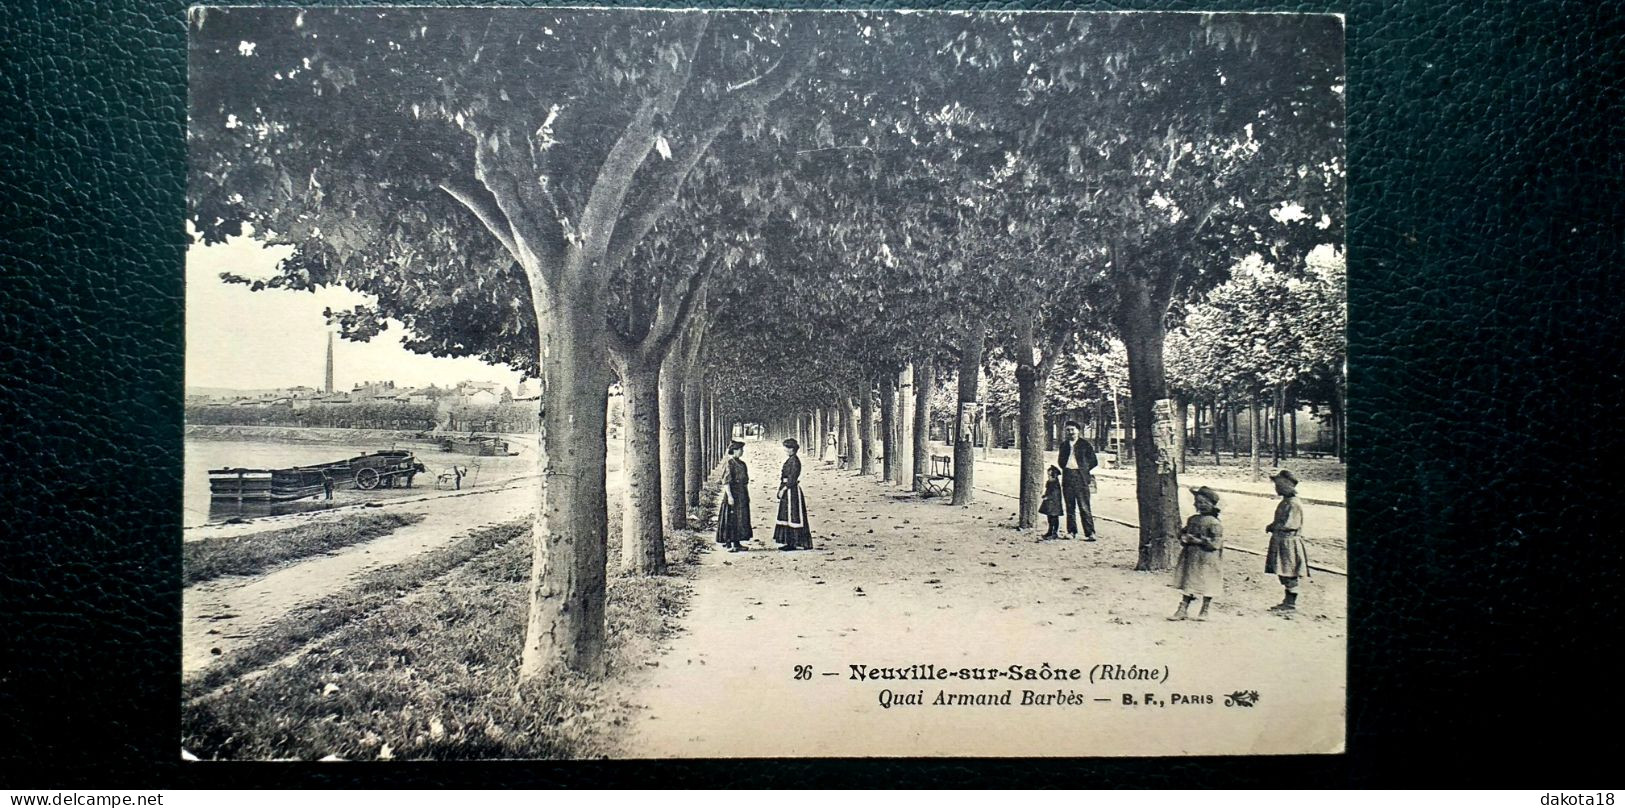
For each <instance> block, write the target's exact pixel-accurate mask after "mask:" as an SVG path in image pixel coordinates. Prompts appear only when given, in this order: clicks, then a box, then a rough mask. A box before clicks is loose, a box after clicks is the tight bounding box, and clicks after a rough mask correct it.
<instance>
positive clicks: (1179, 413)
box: [1174, 396, 1191, 474]
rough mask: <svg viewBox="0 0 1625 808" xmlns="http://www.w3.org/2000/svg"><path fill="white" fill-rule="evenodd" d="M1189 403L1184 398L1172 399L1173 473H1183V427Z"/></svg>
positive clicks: (1189, 407)
mask: <svg viewBox="0 0 1625 808" xmlns="http://www.w3.org/2000/svg"><path fill="white" fill-rule="evenodd" d="M1190 409H1191V403H1190V402H1189V401H1186V400H1185V397H1184V396H1178V397H1176V398H1175V399H1174V471H1177V472H1179V473H1180V474H1184V473H1185V426H1186V421H1187V420H1188V419H1189V418H1190Z"/></svg>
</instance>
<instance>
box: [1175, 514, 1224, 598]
mask: <svg viewBox="0 0 1625 808" xmlns="http://www.w3.org/2000/svg"><path fill="white" fill-rule="evenodd" d="M1191 494H1192V495H1194V497H1195V499H1196V513H1194V514H1192V515H1191V518H1190V519H1188V520H1186V521H1185V529H1184V530H1182V531H1180V533H1179V543H1180V544H1181V545H1184V546H1183V547H1182V548H1181V549H1180V551H1179V566H1178V567H1176V568H1175V569H1176V573H1175V579H1174V585H1175V586H1177V587H1179V588H1180V589H1181V590H1183V591H1184V593H1185V594H1184V597H1183V598H1181V599H1180V601H1179V611H1176V612H1174V614H1173V616H1172V617H1169V618H1168V619H1169V620H1188V619H1190V613H1189V612H1190V608H1191V601H1193V600H1196V599H1197V598H1198V597H1200V598H1201V599H1202V611H1201V612H1199V613H1198V614H1197V615H1196V619H1197V620H1206V619H1207V610H1208V607H1209V606H1211V605H1213V598H1214V597H1216V596H1218V595H1222V594H1224V526H1223V525H1221V524H1219V494H1218V492H1216V491H1214V490H1213V489H1211V488H1208V487H1207V486H1205V485H1204V486H1202V487H1201V488H1192V489H1191Z"/></svg>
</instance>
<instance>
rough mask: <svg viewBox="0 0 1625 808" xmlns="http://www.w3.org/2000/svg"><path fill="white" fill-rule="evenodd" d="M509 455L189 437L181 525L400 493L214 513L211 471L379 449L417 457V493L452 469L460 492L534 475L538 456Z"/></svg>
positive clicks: (232, 506) (381, 444)
mask: <svg viewBox="0 0 1625 808" xmlns="http://www.w3.org/2000/svg"><path fill="white" fill-rule="evenodd" d="M509 448H510V451H516V452H518V453H519V454H518V456H514V457H474V456H470V455H464V454H452V453H447V452H442V451H440V450H439V449H438V448H436V447H434V446H432V445H429V444H427V443H424V444H417V443H402V442H398V441H390V440H387V439H381V440H375V441H368V440H366V438H365V436H357V437H356V439H354V440H353V441H351V442H348V443H282V442H277V441H268V440H211V439H206V438H198V437H188V438H187V439H186V462H185V474H186V480H185V486H184V505H183V516H182V520H183V524H185V526H187V527H194V526H197V525H203V524H208V523H210V522H222V521H225V520H226V519H229V518H232V517H238V516H242V517H254V516H269V515H277V514H283V513H293V512H297V511H305V510H313V509H321V508H326V507H330V506H332V505H353V504H355V503H356V502H358V501H365V500H368V499H388V498H391V497H398V496H401V495H402V494H403V492H402V491H401V490H400V489H395V490H389V489H379V490H377V491H356V490H354V489H350V488H344V489H341V490H340V491H339V492H337V493H335V494H334V497H335V498H334V500H333V501H331V502H328V501H325V500H323V499H322V498H321V497H312V498H308V499H303V500H298V501H296V502H290V503H278V504H276V505H265V504H261V505H257V506H244V508H245V509H244V510H242V511H239V510H238V509H237V508H238V506H237V504H236V503H220V504H219V505H216V506H214V507H213V509H212V511H211V503H210V500H209V469H220V468H239V467H240V468H262V469H274V468H288V467H290V466H312V465H316V464H319V463H331V462H333V461H336V460H344V459H347V458H351V457H354V456H356V455H358V454H361V453H363V452H376V451H378V450H380V449H405V450H408V451H411V452H413V453H415V454H416V456H417V459H418V462H420V463H422V464H423V465H424V466H426V467H428V473H427V474H419V475H418V476H417V479H416V480H415V485H416V486H417V487H419V488H430V489H432V488H433V487H434V486H435V480H436V478H437V477H438V476H439V475H440V473H441V472H445V471H449V470H450V469H451V467H452V466H453V465H456V466H460V467H462V468H464V469H466V470H467V475H466V476H465V477H464V478H463V487H464V488H465V489H466V488H471V487H479V488H483V487H486V486H489V485H494V484H498V483H502V482H506V481H508V480H511V479H514V478H515V477H521V476H524V475H526V474H530V473H533V472H534V471H535V467H536V452H535V451H534V450H533V449H531V448H529V447H527V446H526V445H524V442H523V441H511V442H510V447H509Z"/></svg>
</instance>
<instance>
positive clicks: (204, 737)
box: [182, 486, 715, 760]
mask: <svg viewBox="0 0 1625 808" xmlns="http://www.w3.org/2000/svg"><path fill="white" fill-rule="evenodd" d="M708 488H710V490H709V492H708V493H709V494H710V496H712V497H714V496H715V489H714V486H713V487H708ZM702 524H703V523H702ZM493 532H494V533H500V534H501V535H502V536H503V538H501V539H500V540H494V541H492V542H491V543H490V545H489V546H488V547H487V549H486V551H484V552H478V553H474V554H463V555H465V557H464V559H463V561H461V562H458V563H456V564H451V565H450V566H448V565H447V563H449V562H450V559H449V558H448V559H445V560H444V563H439V564H434V565H428V566H425V568H424V569H422V570H419V571H418V572H417V573H415V574H410V575H403V576H402V579H401V584H402V585H399V586H394V585H386V586H384V587H382V588H378V587H374V589H373V590H372V591H373V593H374V594H375V595H377V596H378V597H380V598H383V599H384V600H385V601H387V602H383V603H380V602H378V601H376V600H374V599H372V598H371V596H360V597H357V598H356V599H353V600H347V601H344V602H343V603H342V604H335V605H334V606H335V607H336V608H337V609H339V610H342V611H343V612H344V614H345V619H342V620H339V619H337V618H336V617H334V616H329V614H328V613H329V612H331V611H334V608H330V609H329V610H328V611H327V612H318V613H316V615H305V616H301V617H297V618H296V619H293V620H291V621H287V622H289V623H290V629H289V630H287V631H286V632H285V633H284V634H283V641H282V642H281V643H279V646H281V648H282V650H281V651H280V652H278V651H273V650H265V651H260V652H258V653H255V654H254V656H255V657H257V658H259V659H262V660H265V661H267V662H268V661H272V660H276V659H281V658H283V657H285V656H287V654H288V652H290V651H291V650H293V648H291V647H288V646H287V643H290V642H295V640H294V636H295V635H296V634H297V635H301V636H307V637H310V638H316V637H319V640H317V641H315V642H313V643H309V644H308V646H307V647H305V649H304V653H302V654H301V655H300V656H299V657H298V658H297V659H295V660H293V661H291V662H290V663H288V664H284V665H276V666H272V667H270V668H266V669H264V670H262V671H260V672H259V673H258V674H257V675H256V676H254V677H253V678H252V679H247V680H240V679H239V677H240V674H241V673H242V672H243V671H244V670H246V669H245V668H244V667H243V665H244V664H245V662H246V660H245V659H233V660H230V661H228V663H227V664H232V665H233V667H234V668H235V670H236V672H235V673H232V672H230V671H220V672H216V670H215V669H211V671H210V672H209V673H208V674H206V675H205V678H206V679H207V680H208V681H209V682H212V683H213V684H214V685H215V686H213V687H209V688H207V689H204V688H203V687H201V685H202V684H203V682H201V681H200V682H199V683H197V686H193V687H191V688H189V695H190V696H191V698H190V699H189V700H188V702H187V703H186V705H185V707H184V710H183V716H182V745H183V746H184V747H185V748H186V749H187V750H188V751H190V752H191V753H193V754H195V755H197V756H198V757H200V758H203V759H206V760H207V759H238V760H241V759H248V760H265V759H298V760H316V759H320V758H323V757H326V756H328V755H336V756H338V757H340V758H344V759H348V760H374V759H406V760H475V759H493V758H510V759H513V758H524V759H561V758H594V757H603V756H607V755H609V754H611V753H612V752H613V751H614V748H615V744H616V741H617V739H618V737H619V733H620V728H621V727H623V726H624V725H625V722H626V720H627V718H628V716H629V715H630V713H631V711H632V709H633V708H632V707H631V706H630V705H628V704H626V703H624V702H623V701H622V700H621V699H620V698H618V697H617V695H616V693H617V686H618V685H619V684H620V682H621V681H623V680H624V677H626V676H627V674H629V673H631V672H633V671H636V670H638V669H640V668H641V667H642V666H643V665H644V664H646V663H647V662H648V661H649V659H650V658H651V657H652V656H653V655H654V654H655V653H656V650H657V649H658V647H659V646H660V644H661V642H662V641H663V640H664V639H665V638H667V637H669V636H670V635H671V634H673V633H675V632H676V631H677V630H678V629H679V626H680V623H679V620H680V618H681V616H682V615H683V614H684V612H685V611H686V610H687V606H688V597H689V592H690V587H689V584H688V581H687V580H686V578H687V576H688V574H689V572H690V571H691V570H693V569H694V564H696V563H697V562H698V560H699V555H700V554H701V553H703V552H705V551H706V549H707V548H708V547H709V546H710V541H709V538H710V537H709V535H708V534H707V533H705V532H703V531H691V532H686V533H682V534H679V535H677V536H673V537H672V538H671V540H670V541H669V542H668V546H667V558H668V561H669V562H670V563H671V565H672V570H673V572H674V573H675V574H674V575H670V576H664V577H656V578H648V577H635V576H614V575H612V576H611V578H610V581H609V590H608V595H607V603H606V613H607V620H608V624H609V626H608V628H609V631H608V649H607V654H606V668H607V676H606V677H605V678H604V679H603V680H596V681H595V680H590V679H587V678H584V677H579V676H573V675H562V674H561V675H556V676H554V677H552V678H550V679H548V680H545V681H543V682H538V683H534V684H527V685H525V686H521V685H520V684H519V657H520V650H521V645H522V643H523V640H524V632H525V619H526V610H527V603H528V589H529V579H530V562H531V547H530V542H529V540H528V539H529V522H528V521H525V522H520V523H514V524H511V525H504V526H501V527H499V528H494V529H492V531H486V533H493ZM491 538H493V539H494V538H495V537H491ZM513 539H521V540H518V541H514V540H513ZM609 544H610V547H609V557H610V558H611V559H614V558H616V557H618V555H619V552H618V547H619V544H620V526H619V520H616V519H612V520H610V540H609ZM402 566H405V565H402ZM431 567H432V568H438V569H440V571H441V574H439V575H438V577H434V578H433V579H432V580H428V579H426V578H424V577H423V576H424V575H425V574H428V573H429V571H430V569H431ZM408 581H417V582H418V583H419V584H420V586H419V587H417V588H416V591H412V592H408V591H407V590H408V589H410V588H411V587H408V586H405V585H404V584H405V583H407V582H408ZM312 619H315V620H316V621H317V622H319V623H323V624H326V623H335V625H334V626H330V627H327V628H322V627H320V626H310V627H309V628H304V627H301V628H300V629H299V630H297V631H295V630H292V626H293V625H296V624H304V623H308V622H310V621H311V620H312ZM294 647H298V646H297V645H295V646H294ZM261 664H262V665H263V662H262V663H261ZM224 667H225V666H217V668H224ZM250 669H251V668H250ZM233 680H236V681H233ZM226 682H230V684H225V683H226ZM220 685H223V686H220Z"/></svg>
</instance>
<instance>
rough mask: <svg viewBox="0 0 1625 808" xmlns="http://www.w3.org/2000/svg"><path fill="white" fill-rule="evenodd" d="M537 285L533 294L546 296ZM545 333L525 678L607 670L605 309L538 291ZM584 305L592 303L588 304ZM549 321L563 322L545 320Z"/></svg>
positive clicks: (537, 304)
mask: <svg viewBox="0 0 1625 808" xmlns="http://www.w3.org/2000/svg"><path fill="white" fill-rule="evenodd" d="M539 285H540V284H539V282H537V281H534V280H533V282H532V289H533V290H535V289H537V287H538V286H539ZM532 297H533V301H532V304H533V305H534V307H535V310H536V312H537V315H538V316H537V325H538V330H539V331H540V335H539V342H540V345H539V348H540V351H539V353H540V356H541V375H542V378H541V384H542V409H541V414H540V417H539V419H538V427H539V429H538V431H539V433H540V435H539V437H540V440H539V441H538V445H539V447H540V453H541V457H540V467H541V470H542V484H541V493H540V498H539V499H540V501H539V502H538V503H537V504H538V507H537V510H536V515H535V517H534V523H533V526H532V529H531V572H530V587H529V593H528V597H527V609H526V611H527V614H526V617H527V619H526V623H525V645H524V650H523V651H522V653H521V657H520V663H519V676H520V678H521V679H522V680H526V681H532V680H536V679H539V678H541V677H542V676H543V675H546V674H548V673H551V672H553V671H555V670H560V669H569V670H575V671H579V672H584V673H588V674H593V675H599V674H602V673H603V670H604V660H603V651H604V633H605V624H604V592H605V579H606V569H605V568H606V565H607V561H608V559H607V551H608V521H607V519H608V518H607V516H606V514H607V502H606V501H605V494H604V482H605V481H604V457H605V449H606V441H605V428H606V418H607V416H606V410H607V408H608V405H609V379H608V376H607V374H606V373H605V372H604V371H605V366H604V357H605V355H606V354H607V351H608V343H607V333H606V327H605V324H604V315H603V307H602V306H601V305H599V304H598V302H597V301H595V300H591V299H575V298H572V296H570V295H568V294H558V295H556V298H557V299H553V298H554V297H555V295H546V296H544V294H543V293H540V292H536V291H533V292H532ZM582 297H586V296H585V295H583V296H582ZM543 313H552V314H553V315H556V316H544V314H543Z"/></svg>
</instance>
